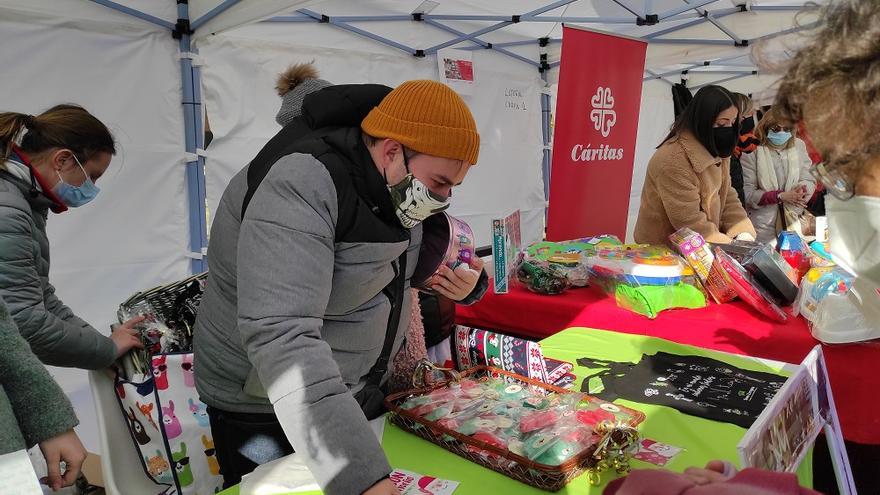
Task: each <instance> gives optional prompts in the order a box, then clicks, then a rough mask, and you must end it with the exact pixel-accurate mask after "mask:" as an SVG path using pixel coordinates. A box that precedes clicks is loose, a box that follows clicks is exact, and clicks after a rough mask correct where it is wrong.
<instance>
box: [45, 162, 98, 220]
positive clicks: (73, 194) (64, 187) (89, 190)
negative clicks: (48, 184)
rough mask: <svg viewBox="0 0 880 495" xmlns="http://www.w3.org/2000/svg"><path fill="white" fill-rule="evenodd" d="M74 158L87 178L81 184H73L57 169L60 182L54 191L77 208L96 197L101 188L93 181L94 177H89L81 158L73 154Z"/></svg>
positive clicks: (62, 200) (69, 204)
mask: <svg viewBox="0 0 880 495" xmlns="http://www.w3.org/2000/svg"><path fill="white" fill-rule="evenodd" d="M71 156H73V159H74V160H76V164H77V165H79V169H80V170H82V173H83V175H84V176H85V177H86V180H85V181H83V183H82V184H81V185H79V186H73V185H71V184H68V183H67V182H64V178H63V177H61V173H59V172H58V171H55V173H57V174H58V179H60V182H58V184H55V187H53V188H52V192H54V193H55V194H56V195H57V196H58V198H59V199H60V200H61V202H62V203H64V204H66V205H67V206H69V207H71V208H76V207H78V206H82V205H84V204H86V203H88V202H89V201H91V200H93V199H95V196H97V195H98V192H100V191H101V190H100V189H99V188H98V186H96V185H95V183H94V182H93V181H92V178H91V177H89V174H87V173H86V169H85V168H84V167H83V166H82V163H80V162H79V159H78V158H77V157H76V155H74V154H71Z"/></svg>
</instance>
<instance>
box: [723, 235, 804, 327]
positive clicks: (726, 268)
mask: <svg viewBox="0 0 880 495" xmlns="http://www.w3.org/2000/svg"><path fill="white" fill-rule="evenodd" d="M715 263H716V264H717V265H718V267H719V269H720V271H721V272H722V273H723V274H724V278H725V279H726V281H727V284H728V285H729V286H731V287H733V288H734V290H735V291H736V293H737V295H738V296H739V297H740V299H742V300H744V301H745V302H746V303H748V304H749V305H750V306H752V307H753V308H755V309H756V310H758V312H759V313H761V314H763V315H764V316H766V317H768V318H770V319H772V320H776V321H779V322H785V321H787V320H788V314H787V313H786V312H785V311H783V310H782V309H781V308H780V307H779V306H778V305H776V303H774V302H773V298H772V297H771V296H770V295H769V294H767V291H765V290H764V289H763V288H762V287H761V286H760V285H759V284H758V283H756V282H755V280H754V279H753V278H752V276H751V275H750V274H749V272H748V271H746V269H745V268H743V267H742V265H740V264H739V263H738V262H737V261H736V260H735V259H733V258H732V257H731V256H730V255H729V254H727V253H726V252H724V250H723V249H721V248H720V247H716V248H715Z"/></svg>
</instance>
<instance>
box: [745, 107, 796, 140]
mask: <svg viewBox="0 0 880 495" xmlns="http://www.w3.org/2000/svg"><path fill="white" fill-rule="evenodd" d="M776 126H784V127H788V128H789V131H791V139H789V140H788V142H786V143H785V145H784V146H782V149H788V148H791V147H792V146H794V145H795V142H796V141H797V137H798V132H797V126H796V125H792V123H791V122H789V121H788V120H786V119H782V118H780V116H779V112H777V111H775V109H774V108H771V109H770V110H769V111H767V113H765V114H764V117H763V118H761V121H760V122H758V125H757V126H755V137H756V138H758V141H760V142H761V146H771V147H774V148H778V146H776V145H775V144H773V143H771V142H770V140H769V139H767V135H768V134H770V129H772V128H774V127H776Z"/></svg>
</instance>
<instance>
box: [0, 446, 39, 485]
mask: <svg viewBox="0 0 880 495" xmlns="http://www.w3.org/2000/svg"><path fill="white" fill-rule="evenodd" d="M0 480H3V481H2V486H0V493H2V494H3V495H43V490H42V489H41V488H40V483H39V481H37V474H36V473H35V472H34V466H33V465H32V464H31V458H30V457H28V455H27V451H25V450H19V451H18V452H13V453H11V454H5V455H0Z"/></svg>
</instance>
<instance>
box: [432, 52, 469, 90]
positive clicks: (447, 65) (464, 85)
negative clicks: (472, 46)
mask: <svg viewBox="0 0 880 495" xmlns="http://www.w3.org/2000/svg"><path fill="white" fill-rule="evenodd" d="M437 66H438V68H439V70H440V80H441V81H442V82H444V83H446V84H447V85H448V86H449V87H451V88H452V89H454V90H455V91H456V92H457V93H459V94H462V95H470V94H472V93H473V91H474V55H473V53H472V52H469V51H465V50H456V49H454V48H447V49H444V50H439V51H438V52H437Z"/></svg>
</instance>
